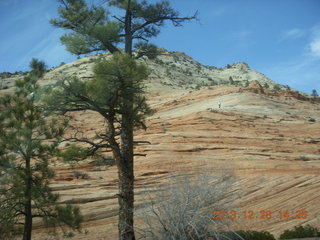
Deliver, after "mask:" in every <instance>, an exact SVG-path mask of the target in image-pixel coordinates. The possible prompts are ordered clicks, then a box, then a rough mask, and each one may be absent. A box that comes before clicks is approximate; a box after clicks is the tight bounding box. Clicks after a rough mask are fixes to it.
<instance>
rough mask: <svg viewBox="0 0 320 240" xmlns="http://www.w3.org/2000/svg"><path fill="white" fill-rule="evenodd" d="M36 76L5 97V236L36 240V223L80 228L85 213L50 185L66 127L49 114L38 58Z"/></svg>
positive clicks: (0, 189) (1, 131)
mask: <svg viewBox="0 0 320 240" xmlns="http://www.w3.org/2000/svg"><path fill="white" fill-rule="evenodd" d="M30 66H31V67H32V71H31V73H30V74H29V75H28V76H27V77H25V78H24V79H23V80H19V81H17V82H16V84H15V86H16V89H15V92H14V94H13V95H5V96H3V97H1V98H0V109H1V112H0V238H1V239H6V238H10V237H11V236H13V235H15V234H22V235H23V238H22V239H23V240H30V239H31V233H32V221H33V219H34V218H42V219H43V220H44V222H45V223H46V224H49V225H50V226H55V225H57V224H60V223H65V224H67V225H69V226H70V227H72V228H73V229H78V228H79V227H80V225H79V224H80V222H81V216H80V212H79V209H78V208H77V207H72V206H66V207H62V206H58V205H57V204H56V202H57V200H58V195H57V194H54V193H53V192H52V190H51V188H50V186H49V179H50V178H52V177H53V176H54V172H53V171H52V170H51V169H50V168H49V159H50V158H51V157H52V156H53V155H54V152H55V151H56V148H57V146H58V143H59V139H60V137H61V136H62V134H63V130H64V128H65V126H66V124H65V123H64V122H61V121H58V120H56V119H54V118H52V117H50V116H49V115H47V114H46V113H45V112H44V111H43V107H42V106H41V104H40V103H39V102H38V95H39V85H38V84H37V80H38V79H39V78H40V77H41V76H42V75H43V73H44V70H45V64H44V62H42V61H38V60H36V59H33V60H32V62H31V64H30Z"/></svg>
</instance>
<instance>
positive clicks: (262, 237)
mask: <svg viewBox="0 0 320 240" xmlns="http://www.w3.org/2000/svg"><path fill="white" fill-rule="evenodd" d="M227 237H228V239H230V240H238V239H241V238H242V239H244V240H275V238H274V236H273V235H272V234H271V233H270V232H267V231H260V232H258V231H243V230H241V231H236V232H231V233H229V234H227Z"/></svg>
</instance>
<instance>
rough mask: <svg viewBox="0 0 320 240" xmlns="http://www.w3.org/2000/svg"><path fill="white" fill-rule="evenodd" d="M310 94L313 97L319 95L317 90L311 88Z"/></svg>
mask: <svg viewBox="0 0 320 240" xmlns="http://www.w3.org/2000/svg"><path fill="white" fill-rule="evenodd" d="M311 96H312V97H314V98H317V97H319V95H318V92H317V90H316V89H313V90H312V93H311Z"/></svg>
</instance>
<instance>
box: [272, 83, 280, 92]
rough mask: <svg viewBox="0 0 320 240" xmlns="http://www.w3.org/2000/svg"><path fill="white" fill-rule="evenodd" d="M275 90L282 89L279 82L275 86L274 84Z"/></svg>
mask: <svg viewBox="0 0 320 240" xmlns="http://www.w3.org/2000/svg"><path fill="white" fill-rule="evenodd" d="M273 90H275V91H280V90H281V87H280V85H279V84H277V85H274V86H273Z"/></svg>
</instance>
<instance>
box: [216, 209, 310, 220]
mask: <svg viewBox="0 0 320 240" xmlns="http://www.w3.org/2000/svg"><path fill="white" fill-rule="evenodd" d="M308 216H309V215H308V211H307V210H279V211H271V210H260V211H253V210H245V211H235V210H225V211H222V210H220V211H219V210H216V211H213V212H212V217H211V218H212V219H232V220H235V219H248V220H252V219H261V220H263V219H274V218H277V219H307V218H308Z"/></svg>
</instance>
